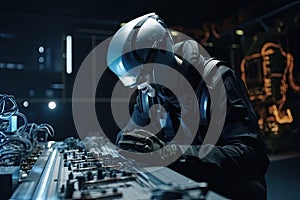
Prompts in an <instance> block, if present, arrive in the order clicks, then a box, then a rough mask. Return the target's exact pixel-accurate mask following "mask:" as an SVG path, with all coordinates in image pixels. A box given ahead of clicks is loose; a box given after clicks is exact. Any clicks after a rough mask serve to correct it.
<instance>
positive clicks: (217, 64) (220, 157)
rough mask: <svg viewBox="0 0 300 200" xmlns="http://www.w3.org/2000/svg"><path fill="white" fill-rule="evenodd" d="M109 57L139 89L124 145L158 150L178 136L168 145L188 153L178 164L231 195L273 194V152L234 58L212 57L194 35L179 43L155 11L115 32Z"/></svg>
mask: <svg viewBox="0 0 300 200" xmlns="http://www.w3.org/2000/svg"><path fill="white" fill-rule="evenodd" d="M107 64H108V67H109V68H110V70H111V71H112V72H113V73H114V74H115V75H117V76H118V78H119V79H120V81H121V82H122V83H123V84H124V86H127V87H130V88H135V89H136V92H135V93H134V95H133V96H132V98H131V100H132V101H131V103H130V114H131V119H130V122H129V123H128V125H127V126H126V127H124V128H122V130H121V131H120V132H119V133H118V136H117V139H116V144H117V146H119V147H120V148H121V149H125V150H128V151H134V152H157V150H161V149H164V147H168V146H169V144H173V145H175V148H172V150H170V151H168V152H169V153H170V152H172V151H176V153H178V152H182V155H181V156H180V157H179V158H178V159H176V161H174V162H173V163H171V164H170V165H169V167H171V168H172V169H174V170H176V171H178V172H180V173H182V174H184V175H186V176H188V177H190V178H192V179H194V180H197V181H205V182H207V183H208V185H209V187H210V189H212V190H214V191H216V192H219V193H221V194H223V195H225V196H227V197H229V198H233V199H266V183H265V179H264V175H265V173H266V170H267V167H268V165H269V159H268V157H267V155H266V153H265V149H264V142H263V141H262V140H261V138H260V135H259V128H258V124H257V119H256V116H255V113H254V111H253V109H252V107H251V104H250V101H249V99H248V94H247V93H246V90H245V88H244V85H243V83H242V81H241V80H240V78H239V77H238V75H237V74H236V72H235V71H234V70H233V69H232V68H230V67H229V66H228V64H227V63H225V62H222V61H219V60H216V59H213V58H209V55H208V54H207V53H206V52H205V51H204V50H203V49H202V48H201V46H200V45H198V44H197V42H195V41H194V40H192V39H187V40H184V41H181V42H178V43H176V44H174V42H173V38H172V36H171V34H170V31H169V30H168V29H167V26H166V25H165V23H164V22H163V20H162V19H161V18H160V17H159V16H158V15H156V14H155V13H149V14H146V15H144V16H141V17H138V18H136V19H133V20H132V21H130V22H128V23H127V24H126V25H124V26H123V27H122V28H120V29H119V30H118V31H117V32H116V33H115V35H114V36H113V37H112V39H111V41H110V44H109V47H108V51H107ZM186 80H187V81H188V84H186V82H185V81H186ZM222 88H223V90H222ZM190 89H191V90H190ZM191 91H192V92H191ZM222 95H223V96H222ZM186 116H188V117H186ZM195 128H196V129H195ZM217 132H220V134H218V133H217ZM180 145H183V146H185V147H186V146H188V148H185V149H184V150H183V149H182V148H180ZM201 150H203V151H205V152H206V153H205V154H204V156H199V151H201ZM162 156H166V154H164V155H162Z"/></svg>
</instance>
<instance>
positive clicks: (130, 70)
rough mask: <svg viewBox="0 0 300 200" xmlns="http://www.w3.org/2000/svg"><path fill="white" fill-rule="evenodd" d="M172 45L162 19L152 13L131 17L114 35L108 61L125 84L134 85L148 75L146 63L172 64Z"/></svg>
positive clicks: (109, 65)
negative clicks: (146, 73)
mask: <svg viewBox="0 0 300 200" xmlns="http://www.w3.org/2000/svg"><path fill="white" fill-rule="evenodd" d="M173 45H174V42H173V39H172V36H171V34H170V32H169V30H168V29H167V26H166V25H165V24H164V22H163V20H162V19H161V18H160V17H159V16H158V15H156V14H155V13H149V14H146V15H143V16H141V17H138V18H136V19H133V20H131V21H130V22H128V23H126V24H125V25H124V26H123V27H121V28H120V29H119V30H118V31H117V32H116V33H115V34H114V36H113V37H112V39H111V41H110V44H109V47H108V51H107V64H108V67H109V68H110V69H111V70H112V72H113V73H115V74H116V75H117V76H118V77H119V79H120V80H121V81H122V83H123V84H124V85H125V86H130V87H132V86H135V85H137V84H138V83H140V82H141V81H142V79H143V78H145V77H143V76H144V74H145V71H147V69H145V68H146V67H143V65H144V64H147V63H159V64H166V65H170V64H171V62H173V61H174V59H175V57H174V52H173ZM142 69H143V70H142ZM148 72H149V71H148Z"/></svg>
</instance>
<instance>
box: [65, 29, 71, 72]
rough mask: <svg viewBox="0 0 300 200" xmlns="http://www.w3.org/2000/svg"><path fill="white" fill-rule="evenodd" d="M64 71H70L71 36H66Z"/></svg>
mask: <svg viewBox="0 0 300 200" xmlns="http://www.w3.org/2000/svg"><path fill="white" fill-rule="evenodd" d="M66 59H67V60H66V72H67V74H71V73H72V36H70V35H68V36H67V37H66Z"/></svg>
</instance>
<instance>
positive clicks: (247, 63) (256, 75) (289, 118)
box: [240, 42, 300, 135]
mask: <svg viewBox="0 0 300 200" xmlns="http://www.w3.org/2000/svg"><path fill="white" fill-rule="evenodd" d="M240 68H241V77H242V79H243V81H244V82H245V84H246V87H247V89H248V92H249V96H250V99H251V100H252V102H253V104H254V108H255V111H256V112H257V114H258V117H259V120H258V123H259V126H260V128H261V130H262V133H263V134H269V133H271V134H274V135H277V134H279V133H280V126H281V125H283V124H291V123H292V122H293V115H292V111H291V108H290V107H289V106H288V104H287V97H286V93H287V89H288V86H289V87H290V88H291V89H292V90H293V91H295V92H296V93H300V86H299V85H297V83H296V81H295V78H294V75H293V69H294V59H293V56H292V54H291V53H288V52H285V51H284V50H283V48H282V46H281V45H280V44H276V43H273V42H266V43H265V44H264V45H263V46H262V48H261V51H260V52H259V53H254V54H252V55H249V56H246V57H244V58H243V60H242V62H241V65H240Z"/></svg>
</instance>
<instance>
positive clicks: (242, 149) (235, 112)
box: [118, 41, 269, 199]
mask: <svg viewBox="0 0 300 200" xmlns="http://www.w3.org/2000/svg"><path fill="white" fill-rule="evenodd" d="M195 45H196V44H195V43H194V42H191V41H188V42H185V43H182V44H180V45H178V46H177V50H179V51H182V52H181V53H180V55H182V54H186V55H189V56H191V57H194V58H193V59H192V60H194V61H195V63H197V65H199V66H198V67H203V64H204V62H202V61H199V59H198V57H199V53H197V52H195V51H197V48H196V47H195ZM202 59H203V58H202ZM195 63H192V64H195ZM190 65H191V63H189V62H183V63H182V66H181V68H179V71H180V72H181V73H182V74H183V75H184V76H185V78H188V79H189V80H191V85H192V86H193V88H194V90H195V93H196V94H197V98H198V101H195V100H193V99H190V98H189V97H188V95H187V97H183V98H186V99H185V101H184V102H186V105H185V107H184V109H185V111H184V112H194V108H195V107H194V105H195V104H194V103H199V102H201V98H203V96H202V95H203V94H204V93H205V94H206V95H208V100H207V102H206V103H208V109H203V108H202V107H203V105H200V104H201V103H200V104H199V108H200V114H201V113H202V116H203V112H205V114H207V117H206V119H202V118H200V121H199V122H198V121H194V122H190V121H189V122H184V121H182V118H181V116H182V113H181V112H182V110H181V109H182V108H180V106H179V105H178V104H179V103H178V101H177V100H176V99H177V98H178V97H175V95H174V94H172V92H171V91H169V90H168V89H166V88H163V87H157V95H156V97H155V98H153V99H152V98H149V99H147V100H146V101H147V102H146V104H147V105H145V100H144V99H143V98H147V96H146V97H145V96H143V95H144V94H142V93H141V92H140V91H137V94H136V98H135V99H134V104H133V107H132V115H131V116H132V120H133V121H134V122H135V123H137V124H138V125H141V126H143V125H146V124H148V123H149V121H150V119H149V112H148V110H147V107H150V106H151V104H156V103H159V104H162V105H163V107H164V108H165V110H166V113H165V115H164V116H165V118H166V119H165V121H164V123H163V126H162V127H163V128H162V130H161V131H160V132H159V134H158V136H159V138H160V139H162V140H164V141H165V142H167V143H168V142H169V141H170V140H172V139H174V136H175V134H176V133H177V131H178V128H179V126H180V124H182V123H185V124H184V128H183V129H186V130H183V131H182V132H183V133H177V134H186V133H187V132H188V128H189V125H191V124H189V123H199V127H198V131H197V134H196V136H195V138H194V139H193V142H192V146H193V147H194V150H195V151H194V152H197V151H198V150H199V149H200V148H201V147H202V148H203V147H204V146H205V148H208V149H210V151H209V153H208V154H207V155H206V156H205V157H203V158H201V159H198V158H197V156H194V157H193V155H188V154H189V153H188V152H187V155H186V157H185V159H184V161H183V159H178V160H177V161H176V162H174V163H172V164H171V165H170V166H169V167H170V168H172V169H174V170H175V171H178V172H180V173H181V174H184V175H186V176H188V177H190V178H192V179H194V180H196V181H206V182H207V183H208V185H209V187H210V189H212V190H214V191H216V192H218V193H220V194H223V195H224V196H226V197H228V198H231V199H266V198H267V197H266V183H265V178H264V175H265V173H266V170H267V168H268V165H269V159H268V156H267V154H266V152H265V146H264V142H263V140H262V139H261V137H260V130H259V127H258V124H257V118H256V115H255V113H254V111H253V109H252V106H251V102H250V100H249V97H248V94H247V90H246V88H245V86H244V84H243V82H242V80H241V79H240V77H239V76H238V74H237V73H236V72H235V70H233V69H231V68H230V67H228V65H227V64H226V63H224V62H218V63H217V64H216V65H215V68H216V70H217V71H218V72H220V74H221V77H222V84H224V87H225V91H226V99H227V101H226V105H224V104H225V102H223V101H221V100H220V101H219V102H218V106H220V107H224V106H226V108H227V109H226V113H218V114H220V115H222V114H226V117H225V122H224V126H222V127H223V128H222V132H221V135H220V137H219V138H218V140H217V141H216V144H209V143H206V144H204V145H203V140H204V139H205V137H206V134H207V129H208V126H209V125H211V126H219V124H218V123H219V122H218V120H210V116H209V114H210V109H209V102H210V97H209V94H211V93H212V92H213V90H214V87H218V85H214V86H213V87H211V86H207V84H206V83H205V81H203V78H199V77H198V76H196V75H195V71H193V69H192V68H191V67H190ZM203 70H204V69H203ZM178 82H179V83H180V81H178ZM177 84H178V83H177ZM176 87H177V89H180V86H178V85H177V86H176ZM207 91H208V92H207ZM179 98H181V97H179ZM216 110H218V109H216ZM218 114H217V115H218ZM153 124H154V126H160V124H161V121H160V119H159V117H157V123H153ZM132 126H134V123H132V121H131V123H129V124H128V126H127V127H126V129H131V128H133V127H132ZM153 128H154V129H155V128H156V127H153ZM150 129H151V128H150ZM150 131H154V132H155V130H150ZM120 137H122V132H120V135H119V137H118V138H120ZM187 137H188V136H187Z"/></svg>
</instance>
